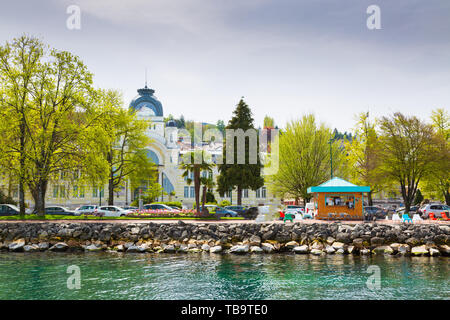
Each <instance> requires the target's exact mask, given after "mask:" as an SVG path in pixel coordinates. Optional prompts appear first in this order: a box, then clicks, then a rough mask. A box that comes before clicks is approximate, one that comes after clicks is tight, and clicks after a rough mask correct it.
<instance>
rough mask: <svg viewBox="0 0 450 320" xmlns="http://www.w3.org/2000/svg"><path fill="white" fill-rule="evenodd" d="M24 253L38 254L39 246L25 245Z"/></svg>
mask: <svg viewBox="0 0 450 320" xmlns="http://www.w3.org/2000/svg"><path fill="white" fill-rule="evenodd" d="M23 251H24V252H37V251H39V246H38V245H36V244H32V245H25V246H23Z"/></svg>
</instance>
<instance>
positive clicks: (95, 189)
mask: <svg viewBox="0 0 450 320" xmlns="http://www.w3.org/2000/svg"><path fill="white" fill-rule="evenodd" d="M97 197H98V188H97V187H93V188H92V198H97Z"/></svg>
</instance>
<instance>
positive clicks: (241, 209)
mask: <svg viewBox="0 0 450 320" xmlns="http://www.w3.org/2000/svg"><path fill="white" fill-rule="evenodd" d="M225 209H228V210H231V211H235V212H237V213H238V214H239V215H240V216H244V214H245V213H246V212H247V207H245V206H226V207H225Z"/></svg>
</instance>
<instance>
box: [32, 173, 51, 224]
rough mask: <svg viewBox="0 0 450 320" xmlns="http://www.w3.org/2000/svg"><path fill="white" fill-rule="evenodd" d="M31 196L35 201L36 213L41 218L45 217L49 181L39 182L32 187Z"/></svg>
mask: <svg viewBox="0 0 450 320" xmlns="http://www.w3.org/2000/svg"><path fill="white" fill-rule="evenodd" d="M30 190H31V195H32V196H33V200H34V211H35V212H36V214H37V215H38V216H39V217H43V216H45V195H46V193H47V181H39V182H37V183H36V184H35V185H33V186H32V187H31V186H30Z"/></svg>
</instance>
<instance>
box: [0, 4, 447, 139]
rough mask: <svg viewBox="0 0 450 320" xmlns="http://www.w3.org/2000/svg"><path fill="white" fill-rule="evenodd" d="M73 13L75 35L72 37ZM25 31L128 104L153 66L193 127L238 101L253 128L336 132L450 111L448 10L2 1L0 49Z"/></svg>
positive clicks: (157, 82)
mask: <svg viewBox="0 0 450 320" xmlns="http://www.w3.org/2000/svg"><path fill="white" fill-rule="evenodd" d="M73 4H75V5H78V6H79V7H80V9H81V29H80V30H69V29H68V28H67V27H66V20H67V18H68V17H69V14H67V13H66V9H67V7H68V6H69V5H73ZM372 4H376V5H378V6H379V7H380V9H381V29H380V30H369V29H368V28H367V26H366V20H367V18H368V17H369V14H367V13H366V10H367V7H368V6H369V5H372ZM23 33H28V34H32V35H36V36H39V37H41V38H42V39H43V40H44V41H45V42H47V43H49V44H50V45H51V46H53V47H56V48H58V49H63V50H69V51H71V52H73V53H75V54H77V55H79V56H80V57H81V58H82V59H83V61H84V62H85V63H86V64H87V66H88V67H89V69H90V70H91V71H92V72H93V73H94V75H95V77H94V81H95V85H96V86H98V87H102V88H115V89H119V90H121V91H122V93H123V95H124V100H125V104H126V105H128V104H129V102H130V100H131V99H132V98H133V97H134V96H135V95H136V94H137V92H136V90H137V89H138V88H141V87H143V86H144V81H145V79H144V76H145V68H147V70H148V84H149V87H151V88H153V89H155V91H156V92H155V95H156V96H157V97H158V99H159V100H160V101H161V103H162V104H163V108H164V115H168V114H169V113H170V114H173V115H174V116H175V117H178V116H180V115H181V114H183V115H184V116H185V118H186V119H192V120H196V121H205V122H212V123H215V122H216V121H217V120H219V119H222V120H225V122H227V121H228V120H229V119H230V117H231V113H232V111H233V110H234V108H235V105H236V104H237V102H238V101H239V99H240V97H241V96H244V97H245V100H246V102H247V103H248V104H249V105H250V107H251V109H252V111H253V115H254V118H255V121H256V124H257V126H259V125H262V121H263V118H264V116H265V115H266V114H268V115H270V116H272V117H273V118H274V119H275V122H276V124H277V125H279V126H284V125H285V123H286V121H288V120H291V119H296V118H299V117H301V115H302V114H304V113H307V112H314V113H315V114H316V116H317V118H318V119H319V120H320V121H323V122H325V123H326V124H328V125H329V126H331V127H333V128H334V127H337V128H338V129H339V130H341V131H345V130H347V131H348V130H351V128H352V127H353V125H354V115H355V113H358V112H362V111H368V110H369V111H370V112H371V115H373V116H374V117H375V116H381V115H386V114H391V113H393V112H395V111H401V112H404V113H407V114H414V115H417V116H419V117H421V118H424V119H428V118H429V116H430V113H431V110H432V109H434V108H437V107H442V108H446V109H449V105H450V103H449V102H450V1H449V0H426V1H425V0H395V1H394V0H371V1H366V0H334V1H329V0H226V1H225V0H146V1H144V0H127V1H123V0H95V1H94V0H90V1H89V0H71V1H65V0H59V1H57V0H40V1H34V0H33V1H32V0H28V1H25V0H14V1H2V4H1V7H0V41H1V43H4V42H5V41H7V40H11V39H12V38H13V37H17V36H20V35H21V34H23Z"/></svg>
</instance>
